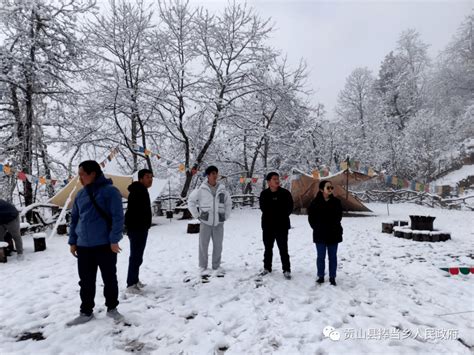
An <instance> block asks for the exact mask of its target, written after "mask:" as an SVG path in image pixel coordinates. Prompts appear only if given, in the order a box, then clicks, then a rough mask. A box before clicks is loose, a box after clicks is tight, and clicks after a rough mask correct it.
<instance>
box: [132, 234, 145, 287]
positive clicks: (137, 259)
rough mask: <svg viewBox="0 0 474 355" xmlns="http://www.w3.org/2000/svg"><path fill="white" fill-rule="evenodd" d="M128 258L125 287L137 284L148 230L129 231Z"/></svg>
mask: <svg viewBox="0 0 474 355" xmlns="http://www.w3.org/2000/svg"><path fill="white" fill-rule="evenodd" d="M127 234H128V239H129V240H130V258H129V259H128V275H127V287H129V286H132V285H135V284H136V283H138V281H139V278H138V274H139V272H140V265H141V264H142V262H143V252H144V251H145V246H146V240H147V237H148V230H147V229H146V230H129V231H128V233H127Z"/></svg>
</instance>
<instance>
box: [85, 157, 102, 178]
mask: <svg viewBox="0 0 474 355" xmlns="http://www.w3.org/2000/svg"><path fill="white" fill-rule="evenodd" d="M79 167H80V168H82V170H84V171H85V172H86V173H87V175H90V174H92V173H93V172H95V176H96V177H99V176H101V175H103V174H104V173H103V172H102V169H101V168H100V165H99V163H98V162H96V161H95V160H84V161H83V162H82V163H80V164H79Z"/></svg>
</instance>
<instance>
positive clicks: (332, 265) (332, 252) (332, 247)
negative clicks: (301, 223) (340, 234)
mask: <svg viewBox="0 0 474 355" xmlns="http://www.w3.org/2000/svg"><path fill="white" fill-rule="evenodd" d="M326 250H327V253H328V257H329V277H333V278H336V270H337V243H336V244H326V243H316V252H317V254H318V256H317V258H316V266H317V268H318V277H324V268H325V266H326Z"/></svg>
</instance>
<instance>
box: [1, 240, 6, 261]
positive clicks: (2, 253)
mask: <svg viewBox="0 0 474 355" xmlns="http://www.w3.org/2000/svg"><path fill="white" fill-rule="evenodd" d="M7 248H8V243H7V242H0V263H6V262H7Z"/></svg>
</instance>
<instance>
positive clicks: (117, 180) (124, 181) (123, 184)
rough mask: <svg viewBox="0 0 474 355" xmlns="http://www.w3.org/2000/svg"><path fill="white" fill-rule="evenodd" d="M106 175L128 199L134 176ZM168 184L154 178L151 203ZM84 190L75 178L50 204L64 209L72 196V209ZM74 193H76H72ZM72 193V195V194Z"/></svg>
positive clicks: (150, 192)
mask: <svg viewBox="0 0 474 355" xmlns="http://www.w3.org/2000/svg"><path fill="white" fill-rule="evenodd" d="M104 175H105V176H106V177H107V178H109V179H112V182H113V184H114V186H115V187H116V188H117V189H119V191H120V194H121V195H122V197H123V198H125V199H127V198H128V189H127V188H128V186H129V185H130V184H131V183H132V182H133V176H131V175H112V174H108V173H104ZM167 184H168V180H165V179H157V178H153V185H152V186H151V187H150V188H149V189H148V192H149V194H150V201H151V202H152V203H153V201H155V200H156V199H157V198H158V197H159V196H160V195H161V193H162V192H163V190H164V189H165V187H166V186H167ZM81 189H82V185H81V182H80V181H79V176H76V177H74V179H72V180H71V181H69V183H68V184H67V185H66V186H64V187H63V188H62V189H61V190H59V191H58V192H57V193H56V195H54V196H53V197H52V198H51V199H50V200H49V201H48V203H51V204H53V205H57V206H60V207H63V206H64V204H65V203H66V201H67V199H68V198H69V195H71V200H70V201H69V203H68V205H67V208H71V207H72V203H73V202H74V198H75V197H76V195H77V193H78V192H79V190H81ZM72 191H74V192H72ZM71 192H72V194H71Z"/></svg>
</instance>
